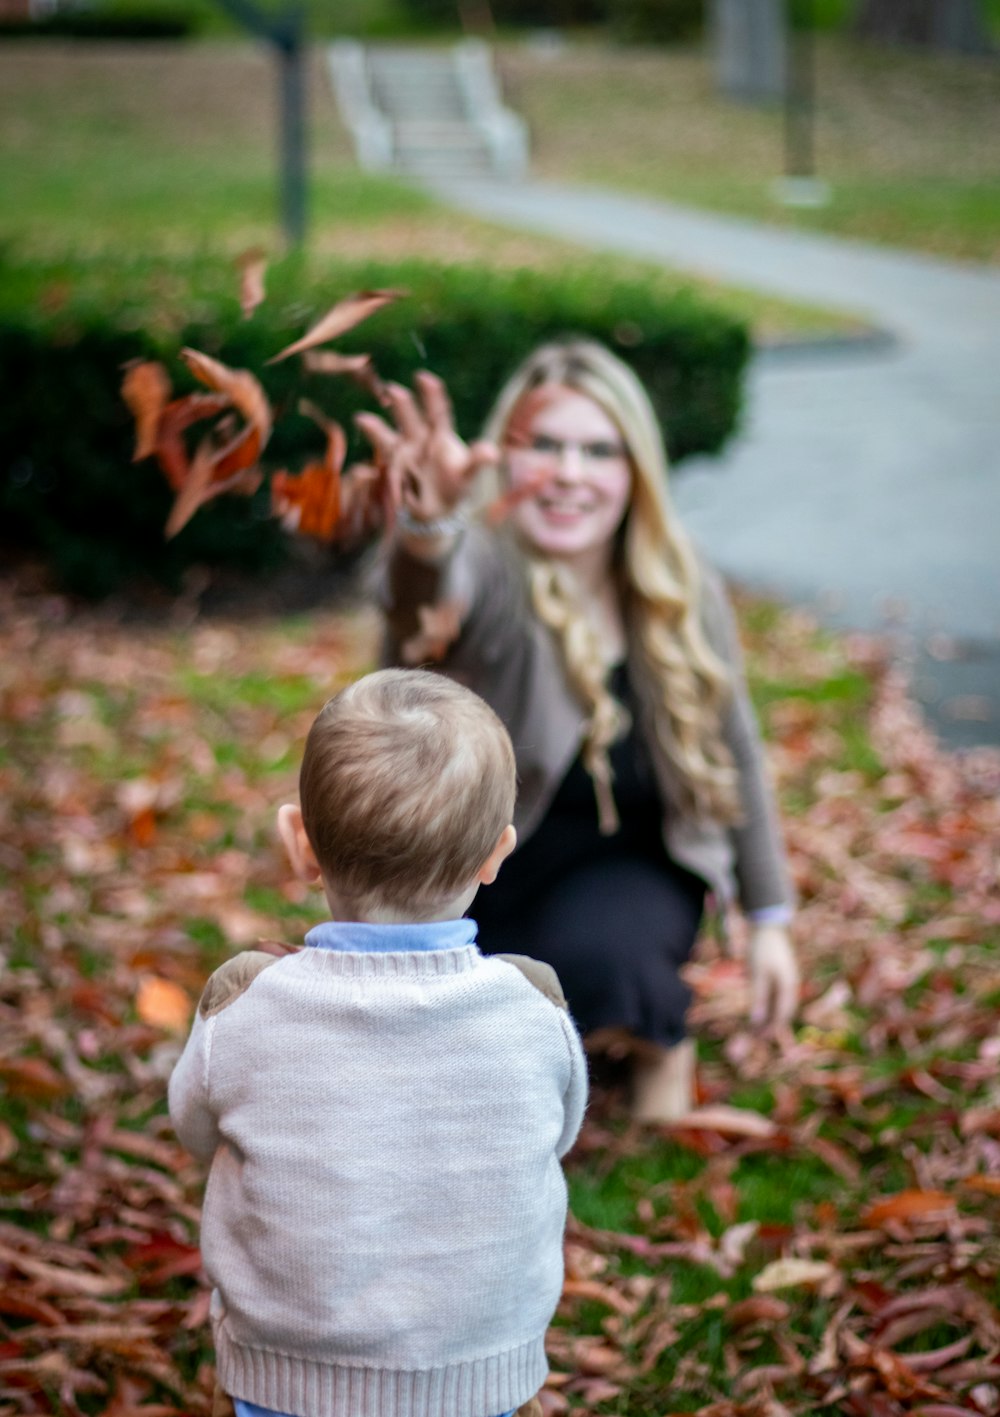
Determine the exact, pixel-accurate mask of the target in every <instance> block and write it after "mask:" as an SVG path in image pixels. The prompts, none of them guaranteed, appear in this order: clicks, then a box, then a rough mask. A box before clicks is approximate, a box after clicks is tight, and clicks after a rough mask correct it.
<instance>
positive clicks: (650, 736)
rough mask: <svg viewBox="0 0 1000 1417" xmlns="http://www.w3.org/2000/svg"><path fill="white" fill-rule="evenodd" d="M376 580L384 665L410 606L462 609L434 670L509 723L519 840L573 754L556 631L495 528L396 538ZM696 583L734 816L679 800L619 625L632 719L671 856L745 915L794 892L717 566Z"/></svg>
mask: <svg viewBox="0 0 1000 1417" xmlns="http://www.w3.org/2000/svg"><path fill="white" fill-rule="evenodd" d="M378 581H379V586H380V595H381V599H382V604H383V609H384V610H385V613H386V623H387V638H386V644H385V647H384V650H383V658H384V660H385V662H386V663H390V664H399V663H401V662H402V661H403V658H404V656H403V654H402V645H403V644H404V643H405V642H406V641H407V640H408V639H409V638H410V637H411V636H413V635H414V633H415V631H416V630H417V629H418V628H419V616H418V609H419V607H422V606H428V605H441V604H449V603H450V604H453V605H455V606H456V607H458V608H459V609H460V611H461V630H460V633H459V634H458V636H457V638H456V639H455V640H454V641H453V642H452V643H451V644H450V645H448V647H447V650H446V652H445V655H444V657H443V659H441V660H440V661H439V662H438V663H436V664H435V665H433V666H432V667H434V668H438V669H441V670H442V671H443V672H444V673H446V674H448V675H450V676H451V677H452V678H455V679H457V680H459V681H460V682H461V683H463V684H466V685H468V687H469V688H470V689H474V690H475V692H476V693H477V694H480V695H481V696H482V697H483V698H484V699H485V700H486V702H487V703H488V704H489V705H490V706H491V707H492V708H493V709H494V710H495V711H496V712H497V713H498V714H499V716H500V718H501V719H502V720H503V721H504V723H505V724H506V725H507V729H508V731H509V733H510V736H511V739H512V740H513V743H514V752H515V754H516V756H517V773H518V796H517V808H516V812H515V816H514V824H515V826H516V827H517V831H518V836H519V838H520V839H521V840H522V841H524V840H526V839H527V837H528V836H529V835H530V834H531V832H532V831H534V829H535V827H536V826H537V825H538V824H539V822H540V821H541V819H542V817H543V816H544V814H545V810H546V808H547V807H548V805H549V803H550V802H551V800H552V797H553V795H554V794H555V791H556V789H557V788H558V786H559V783H560V782H561V781H562V779H563V777H564V776H565V774H566V771H567V769H568V768H569V766H570V763H571V762H572V760H573V758H574V757H575V756H576V754H577V753H578V752H579V749H580V744H581V741H582V737H583V730H584V720H585V715H584V712H583V709H582V707H581V705H580V703H579V701H578V699H577V698H576V697H575V695H574V693H573V690H572V689H571V687H570V685H569V682H568V680H567V677H566V672H565V669H564V667H563V662H562V657H561V652H560V650H559V647H558V645H557V643H556V641H555V637H554V636H553V634H552V632H551V631H550V630H549V629H548V628H547V626H545V625H543V624H542V623H541V622H540V621H539V620H538V618H537V616H536V615H535V614H534V611H533V609H532V607H531V604H530V601H529V597H528V590H527V586H526V583H525V577H524V574H523V570H522V568H521V565H520V563H519V561H518V559H517V557H516V556H515V555H513V554H512V553H511V552H510V551H509V549H507V548H506V546H505V539H504V538H503V537H499V536H497V535H495V534H490V533H488V532H485V531H484V530H482V529H481V528H480V527H478V526H473V527H470V528H469V529H468V531H467V532H466V533H465V534H464V536H463V537H462V539H461V541H460V542H459V543H458V545H457V546H456V548H455V550H454V552H453V554H452V555H451V556H450V557H449V558H448V559H447V560H446V561H445V562H444V563H443V564H440V565H437V564H431V563H428V562H426V561H422V560H418V559H416V558H415V557H413V556H410V555H408V554H407V553H406V551H404V550H403V549H402V548H401V547H399V546H397V547H396V548H395V550H394V551H393V553H392V555H391V557H390V558H389V559H388V560H387V562H386V563H385V564H384V565H383V566H382V567H381V568H380V570H379V573H378ZM700 581H701V584H700V598H699V609H700V616H701V623H702V628H703V630H704V632H705V636H706V638H707V640H708V642H709V644H710V645H711V646H712V648H713V649H714V650H715V652H716V653H717V654H718V655H719V657H720V658H721V659H722V661H723V663H724V664H725V665H726V666H727V668H728V669H729V671H730V674H731V677H732V696H731V698H730V701H729V704H728V707H727V709H726V712H725V715H724V719H723V734H724V737H725V740H726V742H727V744H728V745H729V748H730V750H731V752H732V755H733V759H734V761H735V763H736V768H737V771H738V773H739V787H740V796H741V803H742V808H743V815H742V820H741V821H740V822H739V824H738V825H736V826H734V827H727V826H724V825H722V824H721V823H719V822H714V821H706V820H704V819H698V818H695V817H693V816H692V815H691V814H690V813H689V812H687V811H686V810H685V809H684V807H683V805H682V802H681V796H680V794H679V792H678V782H677V775H676V770H675V769H674V768H673V766H672V765H671V763H670V761H669V758H668V757H667V755H666V754H665V753H664V752H663V749H662V747H661V745H660V742H659V740H658V738H657V736H656V733H655V732H654V730H653V727H652V722H653V714H654V705H655V702H656V697H657V694H658V693H659V692H661V690H660V688H659V686H658V684H657V683H656V682H655V681H654V680H653V678H652V676H651V675H650V672H649V670H648V669H647V667H646V665H645V662H644V660H643V657H642V653H641V651H640V649H639V645H638V643H637V637H636V633H635V627H634V626H633V625H631V624H627V625H626V629H627V632H628V651H627V653H628V667H629V676H630V679H631V681H632V683H633V686H634V687H635V690H636V692H637V695H638V698H639V720H638V724H637V727H638V730H639V732H641V733H642V734H643V737H644V739H645V742H646V744H647V746H648V748H649V752H650V756H651V758H652V761H653V767H654V770H655V772H656V778H657V785H658V787H659V791H660V796H661V798H662V800H663V804H664V814H663V838H664V842H665V845H666V848H667V852H668V854H669V856H670V857H671V859H672V860H674V861H676V862H678V863H679V864H680V865H682V866H685V867H686V868H687V869H688V870H689V871H693V872H694V873H695V875H697V876H700V877H701V878H702V880H704V881H706V882H707V884H708V885H709V886H710V887H711V889H712V890H713V891H714V893H715V896H716V902H717V904H718V905H720V906H724V905H726V904H728V903H729V902H730V901H732V900H734V899H736V900H738V901H739V904H740V905H741V906H742V908H743V909H744V910H745V911H747V912H748V913H752V912H755V911H760V910H767V909H769V908H771V907H774V906H789V905H791V904H792V902H793V891H792V886H791V882H790V880H789V876H788V870H787V866H786V861H785V853H784V847H783V844H782V839H781V831H780V826H779V822H778V814H777V809H776V806H775V802H774V795H773V792H772V790H771V786H770V783H769V782H768V779H767V773H766V768H765V763H764V757H763V752H762V749H761V742H760V732H759V729H758V727H757V721H756V718H755V717H754V712H753V708H752V706H751V704H750V700H749V696H748V694H747V688H746V682H745V676H744V672H743V663H742V655H741V652H740V644H739V639H738V636H737V631H736V625H735V621H734V618H733V614H732V610H731V609H730V606H729V602H728V600H727V598H726V594H725V591H724V589H723V587H722V583H721V581H720V579H719V577H718V575H717V574H716V572H715V571H714V570H713V569H712V568H711V567H710V566H708V565H707V564H704V563H702V564H701V577H700Z"/></svg>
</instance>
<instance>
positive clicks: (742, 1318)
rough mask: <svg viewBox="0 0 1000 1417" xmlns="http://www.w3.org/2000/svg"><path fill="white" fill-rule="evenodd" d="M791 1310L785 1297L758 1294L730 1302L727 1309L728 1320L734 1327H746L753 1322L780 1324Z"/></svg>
mask: <svg viewBox="0 0 1000 1417" xmlns="http://www.w3.org/2000/svg"><path fill="white" fill-rule="evenodd" d="M791 1312H792V1311H791V1308H790V1307H789V1305H788V1304H786V1303H785V1301H784V1299H774V1298H772V1297H771V1296H770V1295H769V1294H757V1295H755V1296H753V1297H752V1298H749V1299H739V1300H737V1302H736V1303H735V1304H730V1306H729V1308H728V1309H727V1310H726V1320H727V1322H728V1323H730V1324H731V1325H732V1327H733V1328H746V1327H748V1326H749V1325H751V1324H779V1323H784V1322H785V1320H786V1319H787V1318H788V1316H789V1314H790V1313H791Z"/></svg>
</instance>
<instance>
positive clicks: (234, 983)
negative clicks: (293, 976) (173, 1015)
mask: <svg viewBox="0 0 1000 1417" xmlns="http://www.w3.org/2000/svg"><path fill="white" fill-rule="evenodd" d="M277 962H278V956H277V955H273V954H266V953H265V952H264V951H263V950H244V952H243V953H242V954H238V955H235V956H234V957H233V958H232V959H227V960H226V962H225V964H223V965H220V967H219V968H218V969H217V970H216V971H215V973H214V974H213V975H212V977H211V978H210V979H209V981H208V983H207V984H206V985H205V988H204V989H203V991H202V995H201V1001H200V1003H199V1004H198V1012H199V1014H200V1015H201V1017H202V1018H212V1016H213V1015H214V1014H218V1013H221V1012H222V1010H223V1009H224V1008H225V1007H226V1005H227V1004H232V1003H233V1002H235V1000H236V999H238V998H239V997H240V995H241V994H245V993H246V991H247V990H248V989H249V988H250V985H251V984H252V983H253V981H254V980H255V979H256V978H257V975H258V974H260V972H261V971H262V970H264V969H267V968H268V966H269V965H272V964H277Z"/></svg>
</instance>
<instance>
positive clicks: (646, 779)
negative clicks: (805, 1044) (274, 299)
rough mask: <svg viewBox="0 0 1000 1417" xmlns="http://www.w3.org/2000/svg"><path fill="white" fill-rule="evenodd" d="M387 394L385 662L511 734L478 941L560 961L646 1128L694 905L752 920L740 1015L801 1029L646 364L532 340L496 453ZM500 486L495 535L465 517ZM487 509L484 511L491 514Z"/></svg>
mask: <svg viewBox="0 0 1000 1417" xmlns="http://www.w3.org/2000/svg"><path fill="white" fill-rule="evenodd" d="M416 382H417V391H418V394H419V401H418V399H417V398H414V396H413V395H412V394H411V393H410V392H409V391H408V390H406V389H404V388H401V387H399V386H393V387H392V388H391V390H390V392H389V405H390V408H391V411H392V414H393V417H394V420H395V427H392V426H390V425H389V424H388V423H387V422H385V421H384V420H382V419H380V418H378V417H376V416H374V415H369V414H365V415H362V416H360V417H359V419H358V422H359V425H360V427H361V428H362V431H363V432H364V433H365V434H366V436H367V437H368V438H369V439H370V441H371V442H372V444H373V445H374V447H375V450H376V456H377V458H378V460H379V461H380V462H381V463H382V465H383V466H384V467H385V468H386V469H387V472H388V476H389V480H390V483H391V485H393V486H395V487H396V488H398V489H399V492H400V500H401V510H400V513H399V516H398V519H397V524H396V528H395V532H394V535H393V538H392V543H391V547H390V554H389V558H388V565H387V570H386V588H385V596H386V614H387V622H388V646H387V657H388V658H389V659H390V660H392V661H395V662H403V663H419V662H426V661H427V660H431V659H433V660H435V661H437V663H438V667H439V668H440V669H441V670H442V671H443V672H444V673H447V674H450V675H453V676H454V677H455V678H457V679H460V680H461V681H463V682H464V683H466V684H468V685H469V686H470V687H472V688H473V689H475V690H476V691H477V692H478V693H480V694H481V695H482V696H483V697H484V698H485V699H486V700H487V702H489V703H490V704H491V705H492V706H493V707H494V709H496V711H497V712H498V713H499V714H500V716H501V717H502V718H503V719H504V721H505V723H506V724H507V727H508V728H509V730H510V732H511V737H512V738H513V741H514V747H515V751H516V753H517V758H518V775H519V783H520V789H519V799H518V812H517V817H516V826H517V830H518V834H519V846H518V850H517V851H516V852H515V854H514V856H513V857H512V858H511V860H510V861H509V862H508V863H507V865H506V866H505V868H504V871H503V872H502V873H501V876H500V877H499V879H498V881H497V883H496V884H495V885H494V886H492V887H491V888H490V890H489V891H488V892H484V893H483V895H482V897H481V899H480V901H478V902H477V908H476V915H477V920H478V923H479V927H480V935H479V943H480V946H481V948H482V949H483V950H484V951H486V952H487V953H499V952H516V953H520V954H528V955H532V956H534V957H536V958H540V959H544V960H546V961H548V962H549V963H551V964H552V965H553V966H554V967H555V969H556V971H557V973H558V974H559V976H560V979H561V980H562V983H563V987H564V989H565V991H566V994H567V997H568V999H569V1003H570V1007H571V1009H572V1011H573V1013H574V1016H575V1017H576V1020H577V1022H578V1024H579V1025H580V1028H581V1030H582V1031H583V1032H585V1033H593V1032H594V1031H596V1030H599V1029H601V1030H603V1029H625V1030H627V1031H628V1033H629V1034H630V1035H632V1037H634V1038H635V1039H638V1040H643V1041H644V1043H645V1045H646V1046H645V1047H643V1048H641V1049H640V1050H639V1052H638V1056H639V1058H640V1059H641V1061H640V1063H639V1064H638V1065H637V1068H636V1073H635V1078H634V1098H633V1110H634V1114H635V1115H636V1116H637V1117H638V1118H640V1119H642V1120H646V1121H669V1120H673V1119H675V1118H676V1117H678V1116H681V1115H683V1113H684V1112H685V1111H687V1110H688V1109H689V1108H690V1106H691V1103H692V1097H693V1078H694V1049H693V1045H692V1043H691V1041H690V1040H689V1039H687V1037H686V1035H685V1028H684V1014H685V1011H686V1007H687V1003H688V993H687V990H686V987H685V986H684V984H683V982H682V981H681V980H680V978H679V976H678V969H679V968H680V966H681V965H682V964H683V963H684V962H685V961H686V960H687V958H688V956H689V955H690V952H691V949H692V947H693V945H694V940H695V936H696V934H697V931H698V926H699V923H700V920H701V915H702V910H703V906H704V898H705V894H706V891H708V890H711V891H712V893H713V894H714V896H715V898H716V901H717V903H718V904H719V905H720V906H724V905H726V904H728V902H729V901H730V900H732V899H734V898H738V899H739V902H740V904H741V905H742V907H743V909H744V910H745V911H746V913H747V915H748V916H749V919H750V924H751V929H750V947H749V962H750V968H751V978H752V1015H753V1018H754V1019H755V1021H757V1022H760V1023H763V1022H764V1021H765V1020H766V1019H767V1017H768V1016H769V1015H770V1016H771V1018H772V1019H773V1020H774V1021H775V1022H777V1023H787V1022H788V1021H789V1019H790V1018H791V1016H792V1014H793V1012H794V1008H795V1004H796V1001H797V996H798V983H799V980H798V970H797V966H796V963H795V958H794V954H793V952H792V948H791V945H790V942H789V937H788V932H787V928H786V927H787V925H788V922H789V920H790V918H791V910H792V907H791V891H790V888H789V884H788V879H787V872H786V869H785V863H784V856H783V852H782V848H781V844H780V837H779V832H778V828H777V822H776V813H775V809H774V804H773V801H772V798H771V794H770V791H769V789H768V787H767V784H766V781H765V777H764V770H763V764H762V759H761V751H760V744H759V737H758V733H757V729H756V725H755V722H754V718H753V714H752V710H751V708H750V705H749V701H748V697H747V693H746V687H745V684H744V680H743V672H742V667H741V661H740V655H739V648H738V642H737V638H736V633H735V628H734V624H733V619H732V615H731V612H730V610H729V607H728V604H727V602H726V599H725V596H724V593H723V591H722V588H721V586H720V583H719V581H718V578H717V577H716V576H715V574H714V573H713V572H712V571H711V570H710V569H709V568H708V567H706V566H705V565H704V564H703V563H702V562H700V561H699V559H698V558H697V557H696V555H695V553H694V551H693V550H692V547H691V545H690V543H689V542H688V540H687V538H686V536H685V535H684V533H683V531H682V529H681V528H680V527H679V525H678V523H677V520H676V518H675V516H674V513H673V511H672V509H671V507H670V503H669V500H668V496H667V483H666V457H665V453H664V449H663V443H662V439H661V437H660V433H659V429H658V427H657V423H656V418H655V415H654V413H653V410H652V407H651V405H650V403H649V400H648V398H647V397H646V394H645V392H644V390H643V389H642V386H641V385H640V384H639V382H638V380H637V379H636V377H635V375H634V374H633V373H632V372H631V370H629V369H628V368H627V366H626V365H624V364H623V363H622V362H621V361H620V360H619V359H618V358H617V357H616V356H614V355H613V354H611V352H610V351H609V350H607V349H605V348H604V347H603V346H601V345H598V344H596V343H593V342H591V341H587V340H573V341H566V342H561V343H556V344H551V345H545V346H543V347H542V348H540V349H538V350H537V351H536V352H535V353H534V354H532V355H531V356H530V357H529V358H528V359H527V360H526V361H525V362H524V364H523V365H522V366H521V368H520V369H519V370H518V371H517V372H516V373H515V374H514V376H513V378H512V379H511V380H510V382H509V383H508V384H507V386H506V387H505V388H504V390H503V391H502V393H501V395H500V398H499V399H498V401H497V404H496V407H495V409H494V411H493V414H492V415H491V417H490V419H489V422H488V424H487V427H486V441H484V442H481V443H476V444H473V445H472V446H471V447H467V446H466V445H465V444H464V443H463V442H462V441H461V440H460V439H459V438H458V436H457V435H456V433H455V431H454V427H453V424H452V419H451V411H450V408H449V404H448V399H447V395H446V392H445V390H444V387H443V385H442V384H441V383H440V381H439V380H437V379H436V378H435V377H434V376H432V375H429V374H422V375H418V376H417V381H416ZM498 494H499V497H500V503H499V505H500V506H501V507H502V508H503V509H504V510H505V511H506V513H507V515H506V519H505V521H504V523H503V525H502V527H501V529H500V530H497V531H494V530H490V528H489V526H488V525H487V523H488V522H489V520H490V518H489V516H487V518H486V519H485V521H484V519H482V518H478V519H474V518H473V516H472V515H471V513H472V510H473V509H474V508H475V507H479V508H480V509H481V508H482V505H483V503H484V502H485V501H489V500H490V498H491V496H492V497H496V496H497V495H498ZM496 505H497V504H496V503H494V506H496Z"/></svg>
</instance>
